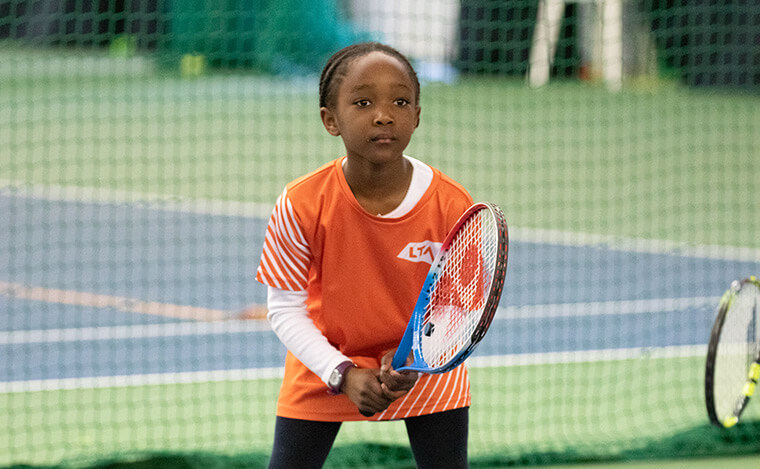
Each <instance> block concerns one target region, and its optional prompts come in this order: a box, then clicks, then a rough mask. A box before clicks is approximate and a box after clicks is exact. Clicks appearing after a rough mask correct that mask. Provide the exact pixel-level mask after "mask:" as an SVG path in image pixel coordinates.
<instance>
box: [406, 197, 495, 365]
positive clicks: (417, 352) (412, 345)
mask: <svg viewBox="0 0 760 469" xmlns="http://www.w3.org/2000/svg"><path fill="white" fill-rule="evenodd" d="M481 210H488V211H489V212H490V213H491V216H492V217H493V218H494V220H495V222H496V226H497V235H498V247H497V250H496V253H497V254H496V265H495V271H494V275H493V278H492V281H491V285H490V289H489V292H488V299H487V300H486V304H485V306H484V310H483V314H482V315H481V317H480V321H479V322H478V325H477V326H476V327H475V330H474V331H473V333H472V335H471V336H470V339H469V343H468V344H467V345H466V346H465V347H463V348H462V349H461V350H460V351H459V352H458V353H457V354H456V355H455V356H453V357H452V358H451V359H450V360H449V361H448V362H446V363H444V364H443V365H440V366H437V367H430V366H429V365H428V364H427V363H426V362H425V359H424V358H423V356H422V352H421V349H422V346H421V334H422V333H423V332H422V328H423V321H424V317H425V310H426V308H427V305H428V304H429V302H430V295H431V288H432V287H433V286H434V285H435V283H436V281H437V279H438V276H439V275H440V273H441V269H440V263H441V259H442V258H443V257H444V256H445V255H446V254H447V252H448V250H449V248H450V247H451V244H452V241H453V240H454V238H455V237H456V235H457V233H458V232H459V229H460V228H461V227H462V225H464V224H465V223H466V222H467V221H468V220H469V219H470V218H472V216H474V215H475V214H477V213H478V212H479V211H481ZM508 254H509V231H508V228H507V220H506V217H505V216H504V213H503V212H502V211H501V209H500V208H499V207H498V206H497V205H495V204H493V203H490V202H478V203H475V204H474V205H472V206H470V208H468V209H467V210H466V211H465V212H464V213H463V214H462V216H460V217H459V220H457V222H456V223H455V224H454V226H453V227H452V228H451V229H450V230H449V232H448V234H447V235H446V238H445V239H444V240H443V243H442V245H441V249H440V251H438V254H437V255H436V257H435V260H434V261H433V264H432V265H431V266H430V270H429V271H428V274H427V276H426V277H425V282H424V283H423V285H422V289H421V291H420V294H419V296H418V297H417V303H416V304H415V306H414V311H413V312H412V317H411V318H410V320H409V323H408V324H407V326H406V331H404V336H403V337H402V339H401V342H400V343H399V346H398V349H397V350H396V353H395V355H394V356H393V362H392V366H393V368H394V369H395V370H397V371H402V370H410V371H422V372H425V373H446V372H448V371H451V370H453V369H454V368H456V367H457V366H459V365H460V364H461V363H462V362H464V361H465V360H466V359H467V357H469V356H470V354H472V352H473V351H474V350H475V348H476V347H477V345H478V343H479V342H480V341H481V340H483V337H484V336H485V334H486V332H487V331H488V328H489V327H490V325H491V322H492V321H493V317H494V315H495V313H496V309H497V308H498V306H499V301H500V299H501V293H502V291H503V289H504V278H505V276H506V271H507V259H508ZM410 352H411V353H413V356H414V362H413V363H412V364H410V365H408V366H404V365H405V363H406V360H407V358H408V357H409V353H410Z"/></svg>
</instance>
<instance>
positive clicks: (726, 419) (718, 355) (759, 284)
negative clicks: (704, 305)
mask: <svg viewBox="0 0 760 469" xmlns="http://www.w3.org/2000/svg"><path fill="white" fill-rule="evenodd" d="M759 303H760V281H758V280H757V278H755V277H750V278H747V279H744V280H742V281H738V280H736V281H734V282H733V283H732V284H731V287H730V288H729V289H728V290H727V291H726V292H725V293H724V294H723V297H722V298H721V300H720V306H719V307H718V315H717V317H716V319H715V324H714V325H713V329H712V334H711V335H710V344H709V346H708V349H707V366H706V370H705V400H706V403H707V414H708V416H709V417H710V422H712V423H713V424H715V425H717V426H719V427H732V426H734V425H736V424H737V422H739V418H740V417H741V414H742V412H743V411H744V409H745V408H746V407H747V403H748V402H749V399H750V397H751V396H752V394H753V393H754V392H755V387H756V385H757V381H758V378H760V324H759V323H758V321H760V317H758V314H760V311H758V310H759V309H760V304H759Z"/></svg>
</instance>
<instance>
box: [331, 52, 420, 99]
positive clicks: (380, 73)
mask: <svg viewBox="0 0 760 469" xmlns="http://www.w3.org/2000/svg"><path fill="white" fill-rule="evenodd" d="M381 84H383V85H391V86H399V87H408V88H409V89H410V90H413V89H414V84H413V82H412V77H411V76H410V75H409V70H407V67H406V66H405V65H404V63H403V62H401V61H400V60H399V59H397V58H396V57H393V56H391V55H388V54H386V53H384V52H378V51H374V52H370V53H369V54H366V55H363V56H361V57H357V58H356V59H354V60H353V61H352V62H351V63H350V64H349V66H348V69H347V70H346V76H345V78H344V80H343V83H342V86H341V91H350V90H352V89H354V88H356V87H368V86H378V85H381Z"/></svg>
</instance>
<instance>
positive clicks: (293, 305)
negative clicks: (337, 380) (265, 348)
mask: <svg viewBox="0 0 760 469" xmlns="http://www.w3.org/2000/svg"><path fill="white" fill-rule="evenodd" d="M306 295H307V293H306V291H290V290H281V289H278V288H274V287H269V288H268V289H267V307H268V309H269V313H268V314H267V319H268V320H269V323H270V324H271V325H272V330H273V331H274V333H275V334H276V335H277V337H278V338H279V339H280V341H281V342H282V343H283V344H284V345H285V347H287V349H288V350H289V351H290V353H292V354H293V355H294V356H295V357H296V358H297V359H298V360H299V361H300V362H301V363H303V364H304V365H305V366H306V367H307V368H308V369H309V370H311V371H312V372H313V373H314V374H316V375H317V376H319V377H320V379H321V380H322V381H323V382H324V383H325V384H327V380H328V379H329V378H330V374H331V373H332V370H334V369H335V367H337V366H338V365H339V364H340V363H342V362H344V361H346V360H350V359H349V358H348V357H347V356H345V355H343V354H342V353H340V351H338V350H337V349H336V348H335V347H333V346H332V345H330V343H329V342H328V341H327V338H326V337H325V336H324V335H322V331H320V330H319V329H318V328H317V326H315V325H314V322H313V321H312V320H311V318H310V317H309V312H308V311H307V310H306Z"/></svg>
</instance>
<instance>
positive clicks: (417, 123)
mask: <svg viewBox="0 0 760 469" xmlns="http://www.w3.org/2000/svg"><path fill="white" fill-rule="evenodd" d="M416 111H417V122H416V123H415V124H414V128H415V129H416V128H417V127H419V126H420V112H421V111H422V108H421V107H420V106H417V109H416Z"/></svg>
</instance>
